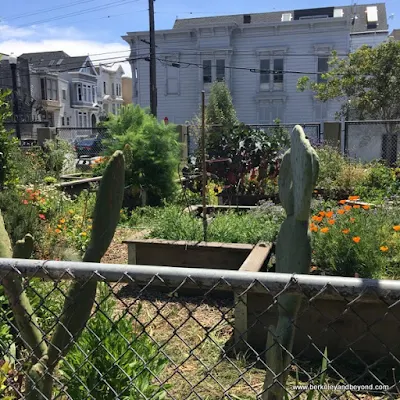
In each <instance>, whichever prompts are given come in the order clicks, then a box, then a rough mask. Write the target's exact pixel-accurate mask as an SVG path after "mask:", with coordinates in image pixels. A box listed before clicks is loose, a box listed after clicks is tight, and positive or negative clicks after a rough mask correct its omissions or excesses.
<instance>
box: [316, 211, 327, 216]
mask: <svg viewBox="0 0 400 400" xmlns="http://www.w3.org/2000/svg"><path fill="white" fill-rule="evenodd" d="M318 214H319V215H320V216H321V217H325V215H326V213H325V211H320V212H319V213H318Z"/></svg>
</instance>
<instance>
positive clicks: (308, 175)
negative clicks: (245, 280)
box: [263, 125, 319, 400]
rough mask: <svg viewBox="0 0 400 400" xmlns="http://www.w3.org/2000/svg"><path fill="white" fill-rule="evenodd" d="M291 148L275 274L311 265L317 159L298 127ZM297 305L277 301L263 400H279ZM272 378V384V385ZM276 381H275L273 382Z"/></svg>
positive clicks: (293, 298) (284, 168) (290, 297)
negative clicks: (311, 231)
mask: <svg viewBox="0 0 400 400" xmlns="http://www.w3.org/2000/svg"><path fill="white" fill-rule="evenodd" d="M290 142H291V147H290V149H289V150H288V151H287V152H286V153H285V154H284V156H283V160H282V164H281V169H280V173H279V197H280V200H281V203H282V206H283V208H284V209H285V211H286V219H285V221H284V222H283V223H282V226H281V229H280V231H279V234H278V238H277V242H276V272H280V273H290V274H294V273H296V274H305V273H307V272H308V271H309V268H310V264H311V236H310V231H309V229H308V224H309V218H310V206H311V198H312V193H313V190H314V188H315V185H316V182H317V179H318V172H319V159H318V156H317V153H316V152H315V150H314V149H313V148H312V147H311V144H310V142H309V141H308V139H307V138H306V136H305V134H304V131H303V129H302V127H301V126H299V125H296V126H295V127H294V129H293V131H292V133H291V137H290ZM300 304H301V298H300V297H299V296H298V295H297V294H283V295H281V296H279V298H278V312H279V318H278V323H277V326H276V327H275V328H274V327H270V328H269V331H270V333H269V334H268V339H267V354H266V359H267V365H268V367H269V368H270V370H268V371H267V374H266V379H265V382H264V393H263V400H278V399H279V400H282V399H283V398H284V390H285V389H284V387H285V383H286V380H287V377H288V374H289V367H290V363H291V357H290V354H289V353H291V352H292V349H293V341H294V335H295V328H294V325H293V320H294V319H295V318H296V316H297V313H298V311H299V308H300ZM274 378H275V383H274ZM277 381H278V382H277Z"/></svg>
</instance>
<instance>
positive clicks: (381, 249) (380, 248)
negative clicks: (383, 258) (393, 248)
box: [379, 246, 389, 252]
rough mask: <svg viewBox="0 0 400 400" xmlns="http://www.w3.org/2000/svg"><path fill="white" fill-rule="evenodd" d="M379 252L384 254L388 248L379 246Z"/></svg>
mask: <svg viewBox="0 0 400 400" xmlns="http://www.w3.org/2000/svg"><path fill="white" fill-rule="evenodd" d="M379 250H380V251H382V252H386V251H388V250H389V247H387V246H381V247H379Z"/></svg>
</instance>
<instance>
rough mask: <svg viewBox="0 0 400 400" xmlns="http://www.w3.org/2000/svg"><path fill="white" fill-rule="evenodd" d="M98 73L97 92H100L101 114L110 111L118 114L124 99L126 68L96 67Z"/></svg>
mask: <svg viewBox="0 0 400 400" xmlns="http://www.w3.org/2000/svg"><path fill="white" fill-rule="evenodd" d="M96 72H97V74H98V80H97V93H98V94H99V99H98V101H99V106H100V114H101V115H102V116H107V115H108V114H109V113H111V114H114V115H116V114H118V113H119V111H120V109H121V107H122V105H123V104H124V99H123V97H122V75H123V74H124V70H123V69H122V67H121V66H118V68H117V69H112V68H106V67H103V66H99V67H96Z"/></svg>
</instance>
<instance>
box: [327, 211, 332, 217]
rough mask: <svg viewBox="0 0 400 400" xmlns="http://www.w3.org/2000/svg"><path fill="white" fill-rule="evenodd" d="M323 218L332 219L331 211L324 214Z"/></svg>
mask: <svg viewBox="0 0 400 400" xmlns="http://www.w3.org/2000/svg"><path fill="white" fill-rule="evenodd" d="M325 216H326V218H332V217H333V211H328V212H327V213H326V214H325Z"/></svg>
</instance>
